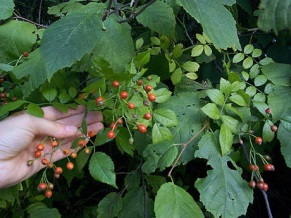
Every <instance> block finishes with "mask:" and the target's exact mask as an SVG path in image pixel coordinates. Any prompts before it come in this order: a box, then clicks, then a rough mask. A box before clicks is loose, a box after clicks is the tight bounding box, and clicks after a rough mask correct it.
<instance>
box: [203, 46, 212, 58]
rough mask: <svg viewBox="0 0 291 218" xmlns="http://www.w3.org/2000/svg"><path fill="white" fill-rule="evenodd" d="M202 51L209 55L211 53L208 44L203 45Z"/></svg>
mask: <svg viewBox="0 0 291 218" xmlns="http://www.w3.org/2000/svg"><path fill="white" fill-rule="evenodd" d="M204 52H205V54H206V55H207V56H210V55H211V54H212V49H211V48H210V46H209V45H204Z"/></svg>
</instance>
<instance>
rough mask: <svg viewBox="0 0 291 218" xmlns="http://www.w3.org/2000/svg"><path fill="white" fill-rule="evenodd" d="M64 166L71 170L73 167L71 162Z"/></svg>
mask: <svg viewBox="0 0 291 218" xmlns="http://www.w3.org/2000/svg"><path fill="white" fill-rule="evenodd" d="M66 167H67V169H68V170H72V169H73V168H74V164H73V163H72V162H68V163H67V165H66Z"/></svg>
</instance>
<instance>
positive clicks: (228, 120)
mask: <svg viewBox="0 0 291 218" xmlns="http://www.w3.org/2000/svg"><path fill="white" fill-rule="evenodd" d="M228 109H230V108H228ZM221 120H222V122H223V123H224V125H225V126H226V127H227V128H228V129H229V130H230V131H231V132H232V133H234V134H236V133H237V132H238V120H237V119H235V118H233V117H231V116H227V115H222V116H221Z"/></svg>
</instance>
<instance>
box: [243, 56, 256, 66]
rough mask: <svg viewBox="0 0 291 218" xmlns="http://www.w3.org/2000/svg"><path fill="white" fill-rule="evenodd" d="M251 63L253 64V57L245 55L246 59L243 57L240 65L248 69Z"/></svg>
mask: <svg viewBox="0 0 291 218" xmlns="http://www.w3.org/2000/svg"><path fill="white" fill-rule="evenodd" d="M253 64H254V61H253V59H252V58H251V57H247V58H246V59H244V61H243V64H242V65H243V68H244V69H249V68H251V67H252V66H253Z"/></svg>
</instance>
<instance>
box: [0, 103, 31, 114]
mask: <svg viewBox="0 0 291 218" xmlns="http://www.w3.org/2000/svg"><path fill="white" fill-rule="evenodd" d="M25 103H27V101H25V100H17V101H13V102H9V103H8V104H4V105H2V106H1V107H0V116H2V115H4V114H7V113H8V112H10V111H14V110H16V109H18V108H19V107H21V106H22V105H23V104H25Z"/></svg>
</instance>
